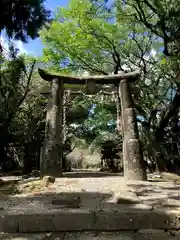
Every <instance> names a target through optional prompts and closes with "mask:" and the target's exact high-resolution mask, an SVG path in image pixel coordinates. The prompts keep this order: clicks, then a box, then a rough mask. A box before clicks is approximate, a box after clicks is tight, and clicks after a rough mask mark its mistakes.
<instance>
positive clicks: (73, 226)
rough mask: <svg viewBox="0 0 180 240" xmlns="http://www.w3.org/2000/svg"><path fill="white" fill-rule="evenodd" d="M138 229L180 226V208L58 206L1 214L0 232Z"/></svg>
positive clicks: (177, 227)
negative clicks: (113, 208) (86, 207)
mask: <svg viewBox="0 0 180 240" xmlns="http://www.w3.org/2000/svg"><path fill="white" fill-rule="evenodd" d="M139 229H170V230H173V229H180V212H178V211H166V212H164V211H157V210H156V211H150V210H144V209H142V210H140V209H138V210H131V211H127V210H124V211H123V210H121V211H117V212H111V211H89V210H87V209H68V208H67V209H60V210H57V209H56V211H52V210H49V212H45V213H44V212H42V213H40V212H39V213H37V214H35V213H32V214H31V213H24V212H23V213H19V212H18V213H13V212H9V213H6V214H3V215H2V214H1V215H0V232H6V233H17V232H19V233H32V232H61V231H64V232H66V231H67V232H68V231H123V230H139Z"/></svg>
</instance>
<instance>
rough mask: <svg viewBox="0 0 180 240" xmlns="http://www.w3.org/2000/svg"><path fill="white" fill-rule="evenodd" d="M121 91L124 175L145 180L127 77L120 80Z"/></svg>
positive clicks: (128, 178) (128, 177)
mask: <svg viewBox="0 0 180 240" xmlns="http://www.w3.org/2000/svg"><path fill="white" fill-rule="evenodd" d="M119 93H120V96H121V109H122V111H121V112H122V113H121V115H122V130H123V163H124V176H125V177H126V179H127V180H130V179H131V180H143V181H144V180H147V177H146V172H145V166H143V153H142V150H141V147H140V143H139V136H138V128H137V122H136V119H135V112H134V109H133V101H132V95H131V89H130V85H129V82H128V80H127V79H124V80H122V81H121V82H120V86H119ZM132 142H133V144H132ZM130 145H131V146H130ZM131 147H132V148H131ZM129 151H130V152H129Z"/></svg>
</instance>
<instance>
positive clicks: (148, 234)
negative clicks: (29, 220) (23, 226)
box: [0, 230, 180, 240]
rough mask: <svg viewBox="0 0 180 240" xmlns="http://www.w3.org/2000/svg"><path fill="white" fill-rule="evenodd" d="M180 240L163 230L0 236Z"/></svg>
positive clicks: (9, 238) (6, 237)
mask: <svg viewBox="0 0 180 240" xmlns="http://www.w3.org/2000/svg"><path fill="white" fill-rule="evenodd" d="M161 238H163V240H179V239H180V232H178V231H173V232H172V231H169V232H165V231H162V230H140V231H138V232H136V233H135V232H133V231H129V232H123V231H122V232H67V233H62V232H59V233H33V234H0V240H76V239H79V240H119V239H120V240H159V239H161Z"/></svg>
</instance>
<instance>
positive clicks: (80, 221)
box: [19, 209, 94, 233]
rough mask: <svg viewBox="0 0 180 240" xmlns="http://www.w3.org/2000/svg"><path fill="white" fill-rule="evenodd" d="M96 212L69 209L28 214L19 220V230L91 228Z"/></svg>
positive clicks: (42, 230)
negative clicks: (71, 210)
mask: <svg viewBox="0 0 180 240" xmlns="http://www.w3.org/2000/svg"><path fill="white" fill-rule="evenodd" d="M93 221H94V214H93V213H90V212H88V211H85V212H84V213H83V212H82V213H81V212H77V211H76V212H70V211H69V210H68V209H67V211H63V212H59V213H54V214H52V213H50V214H37V215H27V216H26V217H23V218H21V220H20V221H19V232H22V233H23V232H47V231H48V232H51V231H52V232H58V231H73V230H74V231H76V230H77V231H81V230H83V229H85V230H90V229H91V227H92V225H93Z"/></svg>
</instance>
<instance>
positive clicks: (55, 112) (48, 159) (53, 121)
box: [40, 78, 63, 177]
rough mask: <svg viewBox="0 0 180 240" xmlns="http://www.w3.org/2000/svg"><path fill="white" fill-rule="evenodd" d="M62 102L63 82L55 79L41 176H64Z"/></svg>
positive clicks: (49, 104)
mask: <svg viewBox="0 0 180 240" xmlns="http://www.w3.org/2000/svg"><path fill="white" fill-rule="evenodd" d="M62 102H63V81H61V79H59V78H55V79H53V80H52V84H51V97H50V99H49V103H48V109H47V118H46V130H45V141H44V153H43V158H42V161H41V168H40V172H41V176H45V175H50V176H54V177H58V176H61V175H62V154H63V153H62V105H63V104H62Z"/></svg>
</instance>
